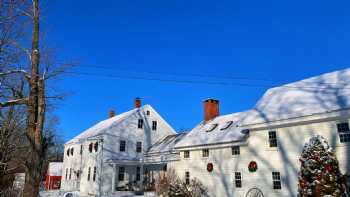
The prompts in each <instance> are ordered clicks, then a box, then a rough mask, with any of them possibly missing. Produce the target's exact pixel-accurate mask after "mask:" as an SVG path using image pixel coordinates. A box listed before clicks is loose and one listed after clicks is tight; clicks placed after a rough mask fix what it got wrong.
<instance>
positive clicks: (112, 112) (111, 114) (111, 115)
mask: <svg viewBox="0 0 350 197" xmlns="http://www.w3.org/2000/svg"><path fill="white" fill-rule="evenodd" d="M108 116H109V118H113V117H114V116H115V111H114V110H111V111H109V113H108Z"/></svg>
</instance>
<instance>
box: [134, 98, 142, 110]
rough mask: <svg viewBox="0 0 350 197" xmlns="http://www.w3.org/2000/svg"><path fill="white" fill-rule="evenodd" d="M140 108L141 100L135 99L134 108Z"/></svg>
mask: <svg viewBox="0 0 350 197" xmlns="http://www.w3.org/2000/svg"><path fill="white" fill-rule="evenodd" d="M140 107H141V99H140V98H138V97H137V98H135V108H140Z"/></svg>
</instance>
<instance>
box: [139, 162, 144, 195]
mask: <svg viewBox="0 0 350 197" xmlns="http://www.w3.org/2000/svg"><path fill="white" fill-rule="evenodd" d="M143 174H144V172H143V163H141V166H140V179H141V185H142V190H144V188H143Z"/></svg>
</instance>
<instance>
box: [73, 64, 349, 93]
mask: <svg viewBox="0 0 350 197" xmlns="http://www.w3.org/2000/svg"><path fill="white" fill-rule="evenodd" d="M79 67H80V68H81V67H82V68H84V67H85V68H93V69H100V70H110V71H124V72H132V73H136V74H152V75H154V74H156V75H169V76H177V77H199V78H213V79H220V80H222V79H229V80H247V81H264V82H273V83H276V84H286V83H288V82H283V81H277V80H272V79H266V78H250V77H234V76H227V75H226V76H224V75H204V74H194V73H167V72H156V71H140V70H137V71H135V70H130V69H125V68H121V67H118V68H113V67H111V66H98V65H91V64H83V65H80V66H79ZM276 84H274V86H277V85H276ZM319 84H320V85H338V86H347V85H348V84H346V83H326V82H320V83H319ZM268 87H270V86H268ZM315 88H316V87H315Z"/></svg>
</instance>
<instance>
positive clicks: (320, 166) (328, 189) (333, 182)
mask: <svg viewBox="0 0 350 197" xmlns="http://www.w3.org/2000/svg"><path fill="white" fill-rule="evenodd" d="M299 160H300V162H301V168H300V172H299V184H298V187H299V188H298V190H299V196H300V197H311V196H327V195H329V196H335V197H338V196H339V197H340V196H346V181H345V177H344V176H343V175H342V174H341V172H340V170H339V164H338V160H337V158H336V156H335V154H334V153H333V151H332V148H330V146H329V145H328V142H327V141H326V140H325V139H324V138H323V137H322V136H320V135H316V136H313V137H312V138H311V139H310V141H309V143H306V144H305V146H304V149H303V151H302V154H301V157H300V159H299Z"/></svg>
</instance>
